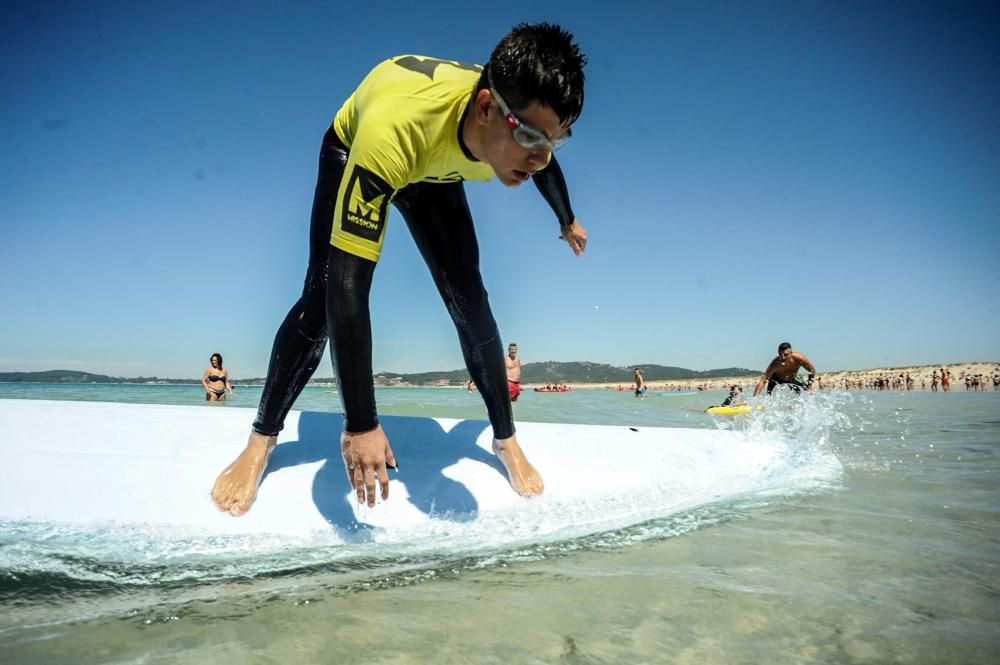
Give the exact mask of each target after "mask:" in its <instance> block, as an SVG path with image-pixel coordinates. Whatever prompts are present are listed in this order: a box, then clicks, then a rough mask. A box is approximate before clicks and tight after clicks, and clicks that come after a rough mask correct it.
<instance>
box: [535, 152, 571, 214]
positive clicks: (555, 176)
mask: <svg viewBox="0 0 1000 665" xmlns="http://www.w3.org/2000/svg"><path fill="white" fill-rule="evenodd" d="M532 180H534V181H535V186H536V187H538V191H539V192H541V193H542V198H544V199H545V201H546V202H547V203H548V204H549V207H551V208H552V212H554V213H555V214H556V218H558V220H559V225H560V226H568V225H569V224H572V223H573V220H575V219H576V216H575V215H574V214H573V209H572V208H571V207H570V205H569V192H568V191H567V190H566V178H565V177H563V172H562V169H561V168H559V162H557V161H556V156H555V155H552V159H550V160H549V163H548V165H547V166H546V167H545V168H544V169H542V170H541V171H539V172H538V173H536V174H535V175H534V176H533V177H532Z"/></svg>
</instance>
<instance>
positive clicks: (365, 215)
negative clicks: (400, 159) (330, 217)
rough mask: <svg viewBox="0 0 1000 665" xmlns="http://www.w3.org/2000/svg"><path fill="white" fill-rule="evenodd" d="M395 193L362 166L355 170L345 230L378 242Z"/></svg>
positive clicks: (346, 205) (348, 193)
mask: <svg viewBox="0 0 1000 665" xmlns="http://www.w3.org/2000/svg"><path fill="white" fill-rule="evenodd" d="M392 193H393V189H392V187H391V186H390V185H389V183H387V182H386V181H385V180H383V179H382V178H381V177H379V176H378V175H377V174H375V173H372V172H371V171H369V170H368V169H366V168H365V167H363V166H355V167H354V170H353V171H351V175H350V178H349V179H348V181H347V189H346V190H345V191H344V200H343V203H342V206H341V208H342V209H343V215H342V217H341V220H340V227H341V229H342V230H344V231H346V232H348V233H351V234H353V235H356V236H358V237H359V238H364V239H365V240H370V241H371V242H378V241H379V238H381V237H382V231H383V230H384V229H385V222H386V219H387V217H388V214H389V201H390V200H391V199H392Z"/></svg>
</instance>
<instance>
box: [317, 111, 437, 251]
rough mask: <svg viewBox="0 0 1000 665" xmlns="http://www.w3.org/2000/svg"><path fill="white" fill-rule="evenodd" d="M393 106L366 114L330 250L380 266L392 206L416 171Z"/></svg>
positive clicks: (336, 212) (412, 148) (342, 191)
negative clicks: (336, 249)
mask: <svg viewBox="0 0 1000 665" xmlns="http://www.w3.org/2000/svg"><path fill="white" fill-rule="evenodd" d="M394 118H395V116H394V115H393V114H392V110H391V108H388V105H386V104H381V105H376V106H375V107H373V108H371V109H369V110H367V111H366V112H365V115H364V117H363V118H362V119H361V121H360V122H359V125H358V129H357V132H356V133H355V136H354V141H353V142H352V143H351V147H350V150H351V151H350V154H349V157H348V161H347V167H346V169H345V171H344V177H343V179H342V180H341V183H340V189H339V191H338V193H337V204H336V208H335V210H334V214H333V231H332V233H331V235H330V244H332V245H333V246H334V247H337V248H338V249H341V250H343V251H345V252H347V253H349V254H353V255H355V256H359V257H361V258H364V259H368V260H369V261H378V258H379V255H380V254H381V253H382V242H383V240H384V238H385V227H386V224H387V223H388V221H389V203H390V202H391V201H392V197H393V196H394V194H395V192H396V191H398V190H400V189H402V188H403V187H404V186H406V184H407V181H408V178H409V174H410V173H411V172H412V171H413V169H414V162H413V160H414V159H415V157H414V156H415V155H417V154H419V150H420V146H417V145H414V141H413V139H412V137H410V136H408V135H407V133H406V132H405V131H403V130H402V129H401V128H400V127H399V126H398V124H397V123H395V122H394Z"/></svg>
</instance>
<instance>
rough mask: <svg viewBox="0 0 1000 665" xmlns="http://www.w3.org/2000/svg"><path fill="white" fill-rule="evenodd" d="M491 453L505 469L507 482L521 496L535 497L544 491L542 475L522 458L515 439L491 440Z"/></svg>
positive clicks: (522, 454)
mask: <svg viewBox="0 0 1000 665" xmlns="http://www.w3.org/2000/svg"><path fill="white" fill-rule="evenodd" d="M493 452H494V453H496V456H497V457H498V458H499V459H500V461H501V462H503V465H504V467H505V468H506V469H507V480H509V481H510V486H511V487H513V488H514V491H515V492H517V493H518V494H520V495H521V496H537V495H539V494H541V493H542V492H543V491H544V490H545V483H544V482H542V475H541V474H540V473H538V470H537V469H535V467H533V466H531V463H530V462H528V459H527V458H526V457H525V456H524V452H522V450H521V446H519V445H518V443H517V438H516V437H513V436H512V437H510V438H509V439H493Z"/></svg>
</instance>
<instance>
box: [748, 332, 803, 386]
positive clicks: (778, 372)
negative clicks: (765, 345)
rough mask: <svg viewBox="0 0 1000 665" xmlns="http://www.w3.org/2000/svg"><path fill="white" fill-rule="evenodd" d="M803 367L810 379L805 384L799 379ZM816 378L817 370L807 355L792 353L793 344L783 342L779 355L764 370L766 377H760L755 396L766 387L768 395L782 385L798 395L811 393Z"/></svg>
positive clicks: (779, 348) (779, 346) (779, 347)
mask: <svg viewBox="0 0 1000 665" xmlns="http://www.w3.org/2000/svg"><path fill="white" fill-rule="evenodd" d="M801 367H805V368H806V370H808V371H809V379H808V381H806V382H805V383H802V381H801V380H799V378H798V373H799V368H801ZM815 378H816V368H815V367H813V364H812V363H811V362H809V359H808V358H806V356H805V354H802V353H799V352H798V351H792V345H791V344H789V343H788V342H782V343H781V344H779V345H778V355H777V356H775V358H774V360H772V361H771V364H770V365H768V366H767V369H766V370H764V376H762V377H760V381H758V382H757V387H756V388H754V389H753V396H754V397H756V396H757V395H759V394H760V391H762V390H763V389H764V386H765V385H766V386H767V394H768V395H770V394H771V392H772V391H773V390H774V389H775V388H776V387H778V386H782V385H785V386H788V387H790V388H791V389H792V390H794V391H795V392H797V393H798V392H802V390H803V389H804V390H810V391H811V390H812V383H813V379H815Z"/></svg>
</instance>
